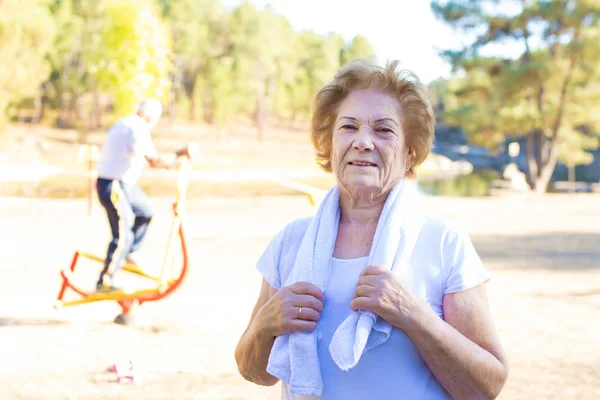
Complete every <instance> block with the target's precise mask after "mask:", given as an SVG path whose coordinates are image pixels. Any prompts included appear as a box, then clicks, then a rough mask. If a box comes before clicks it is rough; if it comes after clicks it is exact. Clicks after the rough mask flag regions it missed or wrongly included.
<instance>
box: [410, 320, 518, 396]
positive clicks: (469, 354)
mask: <svg viewBox="0 0 600 400" xmlns="http://www.w3.org/2000/svg"><path fill="white" fill-rule="evenodd" d="M407 334H408V335H409V336H410V338H411V339H412V341H413V342H414V343H415V345H416V346H417V348H418V350H419V352H420V354H421V357H423V359H424V360H425V362H426V363H427V365H428V366H429V369H431V371H432V372H433V375H434V376H435V377H436V378H437V380H438V381H439V382H440V383H441V384H442V386H443V387H444V388H445V389H446V391H448V393H450V395H451V396H452V398H454V399H469V400H472V399H494V398H496V397H497V396H498V395H499V394H500V391H501V389H502V387H503V386H504V383H505V382H506V379H507V377H508V367H507V366H506V365H504V364H503V362H501V361H500V359H499V358H498V357H497V356H495V355H493V354H491V353H490V352H488V351H487V350H485V349H483V348H482V347H480V346H478V345H477V344H476V343H474V342H472V341H471V340H469V339H468V338H466V337H465V336H463V335H462V334H461V333H460V332H458V331H457V330H456V329H454V328H453V327H452V326H451V325H449V324H448V323H446V322H445V321H443V320H442V319H440V318H439V317H438V316H437V315H436V314H435V313H433V312H432V313H431V314H428V316H427V317H426V318H425V319H423V320H422V321H421V323H419V324H418V325H417V326H415V327H414V328H413V329H411V331H410V332H407Z"/></svg>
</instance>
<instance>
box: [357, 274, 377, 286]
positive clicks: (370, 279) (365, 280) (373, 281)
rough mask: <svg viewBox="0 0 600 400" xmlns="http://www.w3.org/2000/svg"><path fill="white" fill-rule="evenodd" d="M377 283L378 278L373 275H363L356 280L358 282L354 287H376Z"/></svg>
mask: <svg viewBox="0 0 600 400" xmlns="http://www.w3.org/2000/svg"><path fill="white" fill-rule="evenodd" d="M378 282H379V278H378V277H377V276H375V275H364V276H361V277H360V278H358V282H356V286H360V285H365V286H377V284H378Z"/></svg>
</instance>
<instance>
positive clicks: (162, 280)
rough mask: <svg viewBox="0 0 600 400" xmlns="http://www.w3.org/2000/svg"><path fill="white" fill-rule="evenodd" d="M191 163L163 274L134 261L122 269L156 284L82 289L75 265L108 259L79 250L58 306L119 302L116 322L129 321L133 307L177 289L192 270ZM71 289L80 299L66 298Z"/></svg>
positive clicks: (186, 165) (180, 188)
mask: <svg viewBox="0 0 600 400" xmlns="http://www.w3.org/2000/svg"><path fill="white" fill-rule="evenodd" d="M190 170H191V163H190V161H189V160H188V159H187V158H184V159H183V162H182V163H181V165H180V167H179V175H178V179H177V195H176V198H175V203H174V204H173V221H172V223H171V230H170V233H169V236H168V242H167V249H166V252H165V256H164V258H163V263H162V269H161V273H160V275H152V274H149V273H147V272H145V271H144V270H142V269H141V268H140V267H139V266H137V265H133V264H125V265H123V267H122V268H121V270H122V271H127V272H130V273H133V274H136V275H138V276H142V277H144V278H147V279H149V280H150V281H152V286H151V287H148V288H144V289H141V290H132V291H127V290H125V289H121V290H117V291H113V292H106V293H105V292H92V291H87V290H84V289H82V286H80V285H78V284H76V278H75V276H74V271H75V267H76V266H77V262H78V261H79V259H80V258H81V257H83V258H87V259H90V260H93V261H97V262H100V263H104V258H102V257H97V256H95V255H92V254H89V253H86V252H84V251H79V250H77V251H75V254H74V255H73V259H72V261H71V265H70V267H69V268H65V269H63V270H62V271H61V273H60V275H61V278H62V285H61V288H60V291H59V293H58V297H57V299H56V302H55V305H54V307H55V308H57V309H60V308H62V307H68V306H75V305H80V304H87V303H92V302H98V301H115V302H117V303H118V304H119V306H121V310H122V312H121V314H119V315H118V316H117V317H116V318H115V322H116V323H121V324H127V323H128V322H130V318H131V312H132V310H133V309H134V308H135V307H137V306H139V305H141V304H143V303H145V302H150V301H157V300H161V299H163V298H165V297H167V296H168V295H170V294H171V293H173V292H175V291H176V290H177V289H178V288H179V287H180V286H181V284H182V283H183V281H184V280H185V278H186V276H187V274H188V271H189V260H188V252H187V244H186V238H185V234H184V229H183V225H184V224H183V215H182V214H183V208H184V203H185V198H186V194H187V188H188V184H189V178H190V176H189V175H190ZM178 245H179V246H181V256H182V257H181V261H182V265H181V268H180V269H179V270H178V271H177V269H176V265H175V264H176V263H175V258H176V257H175V255H176V252H175V248H176V247H177V246H178ZM67 288H68V289H71V290H72V291H73V292H75V293H76V294H77V295H78V296H79V298H78V299H75V300H64V299H63V298H64V295H65V292H66V290H67Z"/></svg>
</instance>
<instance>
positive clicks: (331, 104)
mask: <svg viewBox="0 0 600 400" xmlns="http://www.w3.org/2000/svg"><path fill="white" fill-rule="evenodd" d="M398 64H399V62H398V61H392V62H390V63H388V64H387V65H386V66H385V68H383V67H378V66H375V65H372V64H370V63H369V62H367V61H366V60H356V61H354V62H351V63H348V64H346V65H344V66H343V67H342V68H340V69H339V71H338V72H337V73H336V75H335V77H334V78H333V80H332V81H331V82H330V83H328V84H327V85H325V86H324V87H323V88H322V89H321V90H320V91H319V92H318V93H317V95H316V97H315V101H314V105H313V116H312V127H311V135H312V141H313V145H314V146H315V149H316V151H317V163H318V164H319V165H321V167H323V169H324V170H325V171H327V172H331V140H332V139H331V138H332V134H333V124H334V123H335V120H336V118H337V112H338V107H339V105H340V103H341V102H342V101H343V100H344V99H345V98H346V96H348V94H350V92H352V91H353V90H358V89H368V88H375V89H380V90H382V91H384V92H386V93H389V94H390V95H392V96H394V97H395V98H396V99H397V100H398V103H399V104H400V110H401V113H402V115H400V120H401V123H402V127H403V129H404V133H405V135H406V144H407V147H408V148H409V152H410V153H409V154H410V158H409V160H408V165H407V170H406V174H405V176H406V177H407V178H415V177H416V173H415V171H414V168H415V167H416V166H418V165H419V164H421V163H422V162H423V161H425V158H426V157H427V155H428V154H429V151H430V150H431V147H432V144H433V137H434V130H435V116H434V113H433V109H432V107H431V102H430V101H429V97H428V95H427V89H426V87H425V86H424V85H423V84H422V83H421V82H420V81H419V79H418V78H417V77H416V76H415V75H414V74H413V73H412V72H410V71H406V70H400V69H398Z"/></svg>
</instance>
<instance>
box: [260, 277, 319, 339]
mask: <svg viewBox="0 0 600 400" xmlns="http://www.w3.org/2000/svg"><path fill="white" fill-rule="evenodd" d="M322 311H323V293H322V292H321V290H320V289H319V288H318V287H317V286H316V285H314V284H312V283H309V282H296V283H293V284H291V285H289V286H284V287H282V288H281V289H279V290H278V291H277V292H276V293H275V294H274V295H273V296H272V297H271V298H270V299H269V300H268V301H267V302H266V303H265V304H264V305H263V306H262V308H261V309H260V311H259V313H258V315H257V319H259V320H260V325H262V328H263V329H265V331H266V332H268V334H269V335H270V336H274V337H276V336H282V335H286V334H288V333H292V332H312V331H314V330H315V328H316V327H317V321H319V319H320V318H321V312H322Z"/></svg>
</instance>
